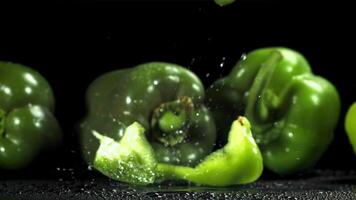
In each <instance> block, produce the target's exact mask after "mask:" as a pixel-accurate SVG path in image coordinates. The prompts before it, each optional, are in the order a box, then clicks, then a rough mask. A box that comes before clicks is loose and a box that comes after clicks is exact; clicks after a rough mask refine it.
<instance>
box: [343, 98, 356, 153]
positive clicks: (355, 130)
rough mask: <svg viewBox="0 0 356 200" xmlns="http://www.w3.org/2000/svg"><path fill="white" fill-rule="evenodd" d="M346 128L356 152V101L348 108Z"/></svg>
mask: <svg viewBox="0 0 356 200" xmlns="http://www.w3.org/2000/svg"><path fill="white" fill-rule="evenodd" d="M345 130H346V133H347V136H348V137H349V141H350V143H351V145H352V147H353V150H354V152H355V153H356V102H355V103H353V104H352V105H351V106H350V108H349V109H348V111H347V113H346V117H345Z"/></svg>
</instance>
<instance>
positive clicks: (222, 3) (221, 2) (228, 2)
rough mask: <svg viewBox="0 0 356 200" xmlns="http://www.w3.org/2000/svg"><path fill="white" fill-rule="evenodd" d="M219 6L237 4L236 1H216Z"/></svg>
mask: <svg viewBox="0 0 356 200" xmlns="http://www.w3.org/2000/svg"><path fill="white" fill-rule="evenodd" d="M214 1H215V3H216V4H218V5H219V6H226V5H229V4H232V3H234V2H235V0H214Z"/></svg>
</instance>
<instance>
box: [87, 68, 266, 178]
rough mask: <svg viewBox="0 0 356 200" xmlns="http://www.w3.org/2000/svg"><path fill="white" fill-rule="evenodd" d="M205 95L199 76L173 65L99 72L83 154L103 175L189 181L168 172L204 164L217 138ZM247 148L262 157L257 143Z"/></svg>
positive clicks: (90, 95)
mask: <svg viewBox="0 0 356 200" xmlns="http://www.w3.org/2000/svg"><path fill="white" fill-rule="evenodd" d="M204 96H205V94H204V87H203V85H202V83H201V81H200V80H199V79H198V77H197V76H196V75H194V74H193V73H192V72H190V71H189V70H187V69H185V68H184V67H181V66H178V65H175V64H170V63H162V62H153V63H147V64H142V65H139V66H137V67H133V68H129V69H122V70H117V71H113V72H109V73H107V74H104V75H103V76H100V77H99V78H98V79H96V80H95V81H94V82H93V83H92V84H91V85H90V87H89V89H88V91H87V107H88V114H87V116H86V117H85V119H84V120H83V121H82V123H81V134H80V136H81V145H82V150H83V154H84V158H85V159H86V160H87V161H88V162H89V164H91V165H93V166H94V168H96V169H98V170H99V171H101V172H102V173H103V174H105V175H107V176H109V177H111V178H113V179H116V180H120V181H124V182H128V183H134V184H148V183H154V182H159V181H162V180H165V179H169V178H173V177H176V178H181V179H184V178H183V177H182V176H179V175H177V174H178V172H177V174H175V173H173V174H171V176H170V177H168V176H167V173H165V172H168V171H169V172H172V170H173V169H175V168H176V167H178V166H182V167H187V169H186V170H187V171H189V170H190V169H194V167H197V166H200V165H201V162H202V161H203V160H204V159H205V158H206V157H207V156H208V155H210V154H211V152H212V150H213V147H214V145H215V142H216V127H215V123H214V121H213V118H212V116H211V113H210V111H208V110H207V109H206V107H205V106H204V104H203V102H204ZM246 146H248V148H250V149H253V151H254V152H256V153H255V154H256V155H257V157H258V155H260V154H259V151H258V149H256V147H255V146H253V144H250V143H249V144H248V145H246ZM99 147H100V148H99ZM241 151H243V150H241ZM246 151H247V150H246ZM242 157H243V156H242ZM246 162H250V161H245V160H244V159H241V164H242V165H243V164H244V163H246ZM261 162H262V161H261V158H260V160H258V159H256V160H253V161H252V163H251V170H250V171H254V170H255V169H256V168H258V167H255V166H259V165H262V164H261ZM228 164H229V162H228V161H227V162H226V163H221V164H218V163H216V164H213V165H212V167H214V166H215V168H219V167H221V166H222V165H228ZM253 164H255V165H253ZM158 165H159V166H163V165H164V166H166V167H163V168H162V169H161V168H158ZM236 170H237V171H239V170H240V171H241V169H239V168H236ZM173 171H175V170H173ZM248 172H249V170H246V174H249V173H248ZM254 172H255V173H253V174H254V175H255V176H252V175H251V176H250V177H252V178H250V179H244V180H245V182H248V181H253V180H255V179H256V178H258V176H259V175H260V173H259V171H258V170H256V171H254ZM240 173H241V172H240ZM200 176H201V177H203V176H204V174H203V173H201V174H200ZM253 178H254V179H253ZM185 180H188V181H192V182H195V183H202V184H204V183H203V182H201V181H197V180H196V179H185ZM238 181H239V178H238V177H236V180H235V182H236V183H238ZM241 182H243V181H241ZM229 183H231V182H229ZM229 183H228V182H226V184H229ZM206 184H209V183H206ZM211 185H212V184H211ZM220 185H222V184H220Z"/></svg>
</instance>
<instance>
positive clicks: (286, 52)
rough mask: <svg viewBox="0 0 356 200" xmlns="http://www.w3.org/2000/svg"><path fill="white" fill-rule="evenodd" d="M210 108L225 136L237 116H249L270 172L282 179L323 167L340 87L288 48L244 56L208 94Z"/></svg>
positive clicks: (337, 109)
mask: <svg viewBox="0 0 356 200" xmlns="http://www.w3.org/2000/svg"><path fill="white" fill-rule="evenodd" d="M207 104H208V105H209V106H210V107H211V109H212V112H213V115H214V118H215V119H216V122H217V127H218V131H219V132H222V133H223V132H224V131H225V130H226V129H227V128H228V127H229V123H231V121H232V119H233V117H234V116H236V115H237V114H240V115H245V116H246V117H247V118H248V119H249V120H250V122H251V126H252V133H253V136H254V138H255V140H256V142H257V144H258V145H259V147H260V149H261V152H262V154H263V160H264V164H265V166H266V167H267V168H269V169H270V170H272V171H274V172H276V173H278V174H281V175H284V174H291V173H295V172H298V171H301V170H304V169H307V168H309V167H311V166H313V165H314V164H315V163H316V162H317V161H318V159H319V158H320V157H321V155H322V153H323V152H324V151H325V150H326V148H327V147H328V145H329V143H330V142H331V140H332V138H333V131H334V129H335V127H336V124H337V121H338V117H339V112H340V99H339V95H338V92H337V91H336V89H335V87H334V86H333V85H332V84H331V83H330V82H328V81H327V80H325V79H324V78H322V77H319V76H316V75H314V74H313V73H312V71H311V68H310V66H309V64H308V62H307V61H306V59H305V58H304V57H303V56H302V55H301V54H299V53H298V52H296V51H293V50H290V49H287V48H264V49H258V50H255V51H252V52H251V53H249V54H247V55H246V56H244V57H243V58H242V59H241V60H240V61H239V62H238V63H237V64H236V66H235V67H234V68H233V69H232V71H231V72H230V74H229V75H228V76H227V77H225V78H222V79H220V80H218V81H216V82H215V83H214V84H213V85H212V86H211V87H210V88H209V89H208V91H207ZM229 119H230V120H229ZM219 140H222V141H223V140H224V137H222V138H220V139H219Z"/></svg>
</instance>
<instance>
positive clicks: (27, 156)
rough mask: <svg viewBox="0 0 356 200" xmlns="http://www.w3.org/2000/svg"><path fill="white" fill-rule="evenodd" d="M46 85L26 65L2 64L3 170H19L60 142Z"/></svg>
mask: <svg viewBox="0 0 356 200" xmlns="http://www.w3.org/2000/svg"><path fill="white" fill-rule="evenodd" d="M53 110H54V97H53V93H52V90H51V88H50V86H49V84H48V83H47V81H46V80H45V79H44V78H43V77H42V76H41V75H40V74H39V73H37V72H36V71H34V70H32V69H30V68H28V67H25V66H23V65H19V64H14V63H10V62H0V168H1V169H18V168H23V167H26V166H27V165H29V164H30V163H31V162H32V161H33V160H34V159H35V158H36V156H37V155H38V154H39V153H40V152H42V151H44V150H47V149H49V148H53V147H56V146H58V145H59V143H60V142H61V130H60V127H59V125H58V123H57V120H56V119H55V117H54V116H53V114H52V112H53Z"/></svg>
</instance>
